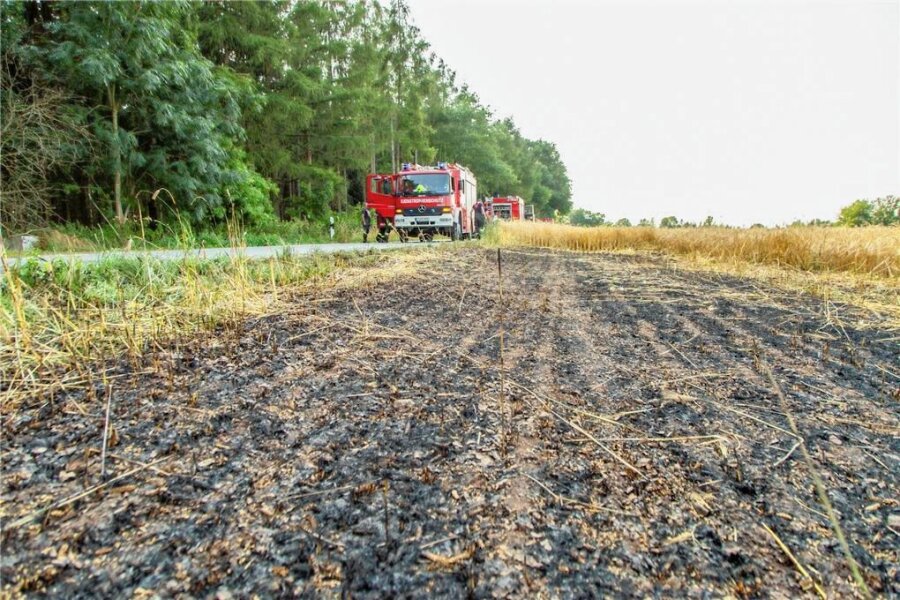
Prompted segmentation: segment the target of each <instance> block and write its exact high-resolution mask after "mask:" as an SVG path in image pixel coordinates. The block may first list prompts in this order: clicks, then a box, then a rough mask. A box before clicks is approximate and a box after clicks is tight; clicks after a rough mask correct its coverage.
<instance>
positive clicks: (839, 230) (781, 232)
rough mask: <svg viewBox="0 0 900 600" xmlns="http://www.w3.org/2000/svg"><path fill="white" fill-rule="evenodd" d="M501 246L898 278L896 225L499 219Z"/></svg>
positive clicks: (899, 230) (899, 233) (899, 256)
mask: <svg viewBox="0 0 900 600" xmlns="http://www.w3.org/2000/svg"><path fill="white" fill-rule="evenodd" d="M499 241H500V243H501V245H526V246H536V247H541V248H557V249H565V250H578V251H588V252H596V251H620V250H644V251H662V252H667V253H672V254H676V255H682V256H691V257H697V258H706V259H713V260H717V261H724V262H732V263H741V262H743V263H756V264H763V265H775V266H781V267H789V268H795V269H801V270H803V271H811V272H848V273H854V274H860V275H872V276H876V277H885V278H897V277H900V228H897V227H865V228H845V227H798V228H790V229H762V228H759V229H727V228H721V227H704V228H685V229H656V228H651V227H591V228H587V227H574V226H571V225H561V224H556V223H527V222H525V223H514V222H513V223H503V224H502V225H501V226H500V228H499Z"/></svg>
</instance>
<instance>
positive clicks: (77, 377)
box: [0, 253, 408, 413]
mask: <svg viewBox="0 0 900 600" xmlns="http://www.w3.org/2000/svg"><path fill="white" fill-rule="evenodd" d="M402 254H405V253H402ZM407 260H408V259H406V258H405V257H404V256H402V255H399V254H394V253H387V255H384V254H382V253H370V254H353V255H345V254H337V255H318V254H316V255H312V256H308V257H292V256H288V255H284V256H280V257H278V258H272V259H269V260H263V261H253V260H248V259H245V258H238V257H233V258H222V259H215V260H205V259H204V260H200V259H196V258H185V259H182V260H178V261H160V260H156V259H152V258H146V257H127V258H122V257H109V258H106V259H104V260H102V261H100V262H97V263H80V262H77V261H75V262H69V261H66V260H63V259H57V260H54V261H44V260H39V259H29V260H25V261H23V262H21V263H19V264H17V265H15V266H11V267H10V266H8V265H5V264H4V274H3V277H2V279H0V364H2V365H3V366H2V368H0V378H2V379H3V381H4V382H5V384H4V386H3V388H2V389H0V392H2V401H0V410H2V411H3V412H4V413H5V412H6V411H8V410H9V409H10V408H11V407H12V406H15V405H16V404H18V403H19V402H20V401H22V400H23V399H27V398H31V399H32V400H35V399H41V398H48V397H52V394H54V393H56V392H58V391H61V390H63V389H66V388H70V387H74V388H80V387H83V386H85V385H88V384H91V383H93V382H95V381H98V380H100V379H102V378H103V374H102V372H100V373H98V372H96V370H95V369H96V365H97V364H98V363H103V362H105V361H107V360H108V359H112V358H114V357H127V359H128V360H130V361H131V362H132V364H133V365H134V368H135V369H136V370H140V360H141V356H142V355H143V353H144V352H146V351H147V350H149V349H151V348H153V347H154V346H155V345H156V344H159V343H161V342H164V341H165V340H172V339H174V340H178V339H187V338H189V337H191V336H193V335H194V334H197V333H199V332H202V331H209V330H212V329H216V328H221V327H225V328H228V327H234V326H236V324H239V323H240V322H242V320H243V319H245V318H248V317H251V316H253V315H257V316H258V315H262V314H266V313H267V312H268V311H271V310H273V307H275V306H277V305H278V302H279V300H280V299H283V298H284V297H285V295H289V294H290V293H292V290H294V289H298V288H299V287H303V286H322V288H323V289H327V288H329V287H333V286H334V285H338V284H339V283H340V284H344V283H346V282H348V281H352V282H356V283H359V282H364V281H369V280H371V279H374V280H377V279H378V278H387V277H390V276H396V275H397V274H399V273H401V272H402V269H403V265H405V264H407V263H406V262H405V261H407ZM48 394H49V396H48Z"/></svg>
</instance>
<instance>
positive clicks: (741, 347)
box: [2, 248, 900, 598]
mask: <svg viewBox="0 0 900 600" xmlns="http://www.w3.org/2000/svg"><path fill="white" fill-rule="evenodd" d="M419 260H421V265H420V267H421V268H420V270H419V272H418V273H417V274H416V275H414V276H409V275H403V276H402V277H398V278H397V279H396V280H394V281H392V282H390V283H387V284H378V285H366V286H361V287H337V288H334V289H330V290H327V291H326V290H322V291H319V292H318V293H315V294H312V293H297V294H296V295H295V296H294V297H292V298H291V299H290V300H289V301H287V302H285V305H284V310H283V311H282V312H280V313H279V314H275V315H271V316H268V317H265V318H255V319H249V320H247V321H246V322H243V323H238V324H235V325H234V326H231V327H227V328H223V329H220V330H219V331H216V332H212V333H210V334H209V335H206V336H203V337H201V338H197V339H191V340H181V341H179V342H173V343H172V344H169V345H168V346H167V347H165V348H164V349H162V350H158V351H155V352H152V353H150V354H148V355H147V356H146V357H145V358H144V360H143V363H142V365H141V370H140V372H134V371H133V370H132V368H131V367H130V366H128V365H126V364H122V365H121V366H120V367H119V369H118V370H119V372H118V373H117V374H116V375H117V376H116V377H115V378H113V379H111V381H113V384H112V390H113V401H112V419H111V422H112V424H113V426H114V434H113V436H112V441H113V442H114V445H113V446H112V447H111V449H110V452H111V457H109V458H108V467H109V468H108V470H109V471H110V473H109V475H108V477H119V476H122V475H123V474H127V473H128V472H129V471H133V473H132V474H130V475H127V476H125V477H122V478H121V479H117V480H114V481H113V482H112V483H110V484H109V485H107V486H105V487H103V488H101V489H98V490H97V491H95V492H94V493H92V494H89V495H87V496H86V497H84V498H83V499H80V500H77V501H75V502H71V503H68V504H66V505H65V506H63V507H60V508H56V509H53V510H50V511H48V512H46V513H43V514H40V515H36V511H38V510H39V509H41V508H42V507H46V506H49V505H52V504H53V503H54V502H59V501H61V500H65V499H67V498H72V497H75V496H76V495H77V494H79V493H81V492H83V491H84V490H85V489H87V488H90V486H94V485H97V484H98V483H101V481H100V478H99V463H100V458H99V450H100V446H101V436H102V425H103V410H104V403H103V400H104V394H105V393H106V388H103V387H102V386H99V385H98V387H97V389H96V390H94V392H93V393H89V392H86V391H79V392H75V393H71V394H69V395H68V396H66V397H56V398H55V399H53V400H52V401H51V400H50V399H37V398H36V399H35V401H34V403H33V405H32V406H26V407H22V408H19V409H18V410H17V411H16V412H15V413H14V414H7V415H4V435H3V440H2V451H3V456H4V459H3V466H2V475H3V515H4V531H3V553H2V554H3V556H2V580H3V590H4V592H5V593H8V594H10V595H18V594H19V593H33V594H34V593H37V594H48V595H54V596H61V597H92V596H98V595H102V596H120V595H142V594H146V595H151V594H154V593H155V594H159V595H162V596H170V595H179V594H188V595H192V596H201V597H203V596H211V595H213V594H215V593H216V592H220V593H222V594H224V593H225V592H226V591H227V592H229V593H230V594H232V595H234V596H236V597H237V596H246V595H250V594H253V593H256V594H259V595H261V596H289V595H306V596H321V595H325V596H332V595H339V594H342V593H347V592H349V593H350V595H352V596H353V597H363V598H365V597H372V598H375V597H384V596H389V595H401V596H420V597H432V596H438V595H440V596H451V597H463V596H475V597H484V596H501V597H523V596H534V595H543V596H550V597H555V596H561V597H584V596H594V595H612V596H623V597H629V596H640V597H646V596H653V595H656V596H673V595H676V596H684V595H689V596H696V597H703V596H704V595H708V596H714V597H720V596H724V595H732V596H739V597H740V596H745V597H795V596H799V595H804V594H806V595H812V594H814V593H815V591H814V587H813V582H811V581H810V580H809V579H807V578H805V577H803V576H802V575H801V574H800V573H799V571H798V569H797V568H796V567H795V565H794V564H793V563H792V562H791V560H790V559H789V558H788V557H787V555H786V554H785V552H784V551H783V550H782V549H781V548H779V546H778V545H777V543H776V541H775V538H774V537H773V535H772V534H774V535H775V536H777V537H778V539H780V540H781V541H782V542H783V543H784V544H785V546H786V547H787V548H788V549H789V550H790V551H791V552H792V553H793V554H794V556H795V557H796V559H797V560H798V561H799V562H800V563H801V564H802V565H803V566H804V568H805V569H806V570H807V571H808V572H809V574H810V575H811V577H812V579H813V580H814V581H815V584H817V585H819V586H821V587H822V588H823V589H825V590H826V591H827V592H828V593H829V595H831V596H834V597H848V596H850V595H852V594H853V593H854V588H853V585H852V583H851V580H850V572H849V569H848V567H847V564H846V561H845V560H844V558H843V557H842V555H841V552H840V548H839V547H838V544H837V542H836V541H835V537H834V535H833V533H832V531H831V528H830V526H829V522H828V519H827V517H826V515H825V510H824V508H823V507H822V506H821V505H820V504H819V503H818V501H817V499H816V496H815V491H814V489H813V486H812V480H811V477H810V473H809V470H808V468H807V466H806V464H805V463H804V462H803V460H802V459H801V455H800V452H799V450H797V449H795V450H794V451H793V452H791V449H792V448H795V446H796V441H797V440H796V438H795V437H794V436H793V435H792V433H791V432H790V428H789V426H788V423H787V420H786V417H785V414H784V412H783V410H782V407H781V404H780V402H779V400H778V398H777V395H776V392H775V390H774V389H773V386H772V385H771V383H770V382H769V381H768V379H767V378H766V377H765V376H764V375H763V374H762V373H763V372H764V369H765V368H766V366H768V367H771V369H772V371H773V372H774V375H775V378H776V380H777V382H778V385H780V386H781V388H782V389H783V390H784V393H785V395H786V397H787V401H788V404H789V410H790V411H791V413H792V414H793V416H794V417H795V419H796V421H797V424H798V427H799V430H800V432H801V433H802V435H803V437H804V439H805V440H806V444H807V446H808V448H809V451H810V453H811V455H812V458H813V461H814V463H815V468H816V469H817V470H818V472H819V474H820V475H821V476H822V478H823V480H824V482H825V484H826V486H827V488H828V491H829V495H830V498H831V501H832V502H833V504H834V507H835V509H836V511H837V512H838V514H839V517H840V522H841V525H842V526H843V528H844V530H845V532H846V535H847V537H848V539H849V541H850V545H851V549H852V552H853V555H854V557H855V559H856V560H857V561H858V563H859V564H860V567H861V569H862V572H863V574H864V576H865V579H866V581H867V583H868V585H869V586H870V588H871V589H872V590H873V591H874V592H875V593H878V594H883V595H886V596H891V595H896V594H900V574H898V566H897V565H898V562H900V557H898V550H897V549H898V547H900V538H898V521H900V507H898V503H897V489H898V487H897V486H898V460H900V441H898V439H900V438H898V433H900V411H898V405H897V399H898V385H900V379H898V376H900V373H898V364H900V351H898V343H897V335H898V334H897V332H896V331H894V332H891V331H888V330H887V328H886V326H885V327H879V326H878V325H877V322H876V323H875V324H874V326H873V319H875V320H877V316H874V317H873V316H872V315H867V316H866V320H867V323H866V326H865V327H863V326H860V324H859V322H858V319H857V316H856V315H855V314H854V313H853V311H851V310H850V309H849V308H846V307H834V306H831V305H826V304H825V303H823V302H822V301H821V300H816V299H813V298H806V297H796V295H789V294H787V293H785V292H781V291H779V290H776V289H772V288H766V287H760V286H759V285H758V284H755V283H753V282H751V281H744V280H739V279H730V278H724V277H717V276H710V275H702V274H697V273H692V272H685V271H680V270H674V269H673V268H672V265H671V264H670V263H668V262H667V261H666V260H665V259H662V258H649V257H627V256H621V255H577V254H561V253H549V252H542V251H504V258H503V295H502V302H501V295H500V292H499V289H498V279H497V269H496V253H495V252H488V251H485V250H481V249H477V248H469V249H464V250H460V251H458V252H439V253H436V254H435V253H425V254H423V255H422V256H421V258H420V259H419ZM501 315H502V319H503V326H504V327H503V329H504V335H503V342H504V343H503V346H504V356H503V362H504V365H505V375H504V377H503V393H502V394H501V376H500V373H499V342H500V319H501ZM147 465H150V466H149V467H147ZM28 515H36V516H35V518H34V519H32V520H30V521H29V522H21V518H22V517H26V516H28ZM17 521H18V522H17ZM764 526H765V527H767V528H768V529H769V530H770V531H771V532H772V533H770V532H769V531H767V530H766V528H765V527H764Z"/></svg>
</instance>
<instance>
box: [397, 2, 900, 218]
mask: <svg viewBox="0 0 900 600" xmlns="http://www.w3.org/2000/svg"><path fill="white" fill-rule="evenodd" d="M409 4H410V6H411V9H412V14H413V19H414V21H415V23H416V25H417V26H418V27H419V28H420V29H421V30H422V33H423V36H424V37H425V39H426V40H428V41H429V42H430V43H431V44H432V46H433V48H434V50H435V52H436V53H437V54H438V55H439V56H441V57H442V58H443V59H444V60H445V61H447V63H448V64H449V65H450V66H451V67H452V68H453V69H454V70H455V71H456V72H457V74H458V76H459V78H460V80H461V81H463V82H466V83H468V84H469V86H470V87H471V88H472V89H473V90H474V91H475V92H476V93H477V94H478V95H479V96H480V98H481V100H482V102H483V103H484V104H486V105H488V106H490V107H491V108H492V109H493V110H494V113H495V115H496V116H498V117H506V116H512V117H513V118H514V120H515V121H516V123H517V124H518V125H519V127H520V129H521V130H522V132H523V134H525V135H526V136H528V137H531V138H543V139H547V140H550V141H553V142H555V143H556V144H557V146H558V147H559V150H560V152H561V154H562V157H563V160H564V161H565V163H566V165H567V166H568V168H569V175H570V177H571V178H572V181H573V199H574V202H575V205H576V206H578V207H581V208H587V209H589V210H593V211H598V212H603V213H605V214H606V215H607V218H611V219H617V218H620V217H628V218H630V219H632V220H633V221H636V220H637V219H638V218H640V217H655V218H656V219H657V221H658V220H659V218H660V217H662V216H666V215H676V216H678V217H679V218H683V219H688V220H694V221H696V220H702V219H703V218H704V217H705V216H706V215H712V216H714V217H715V218H716V220H717V221H722V222H726V223H731V224H735V225H749V224H751V223H754V222H760V223H765V224H769V225H771V224H781V223H788V222H790V221H792V220H794V219H798V218H799V219H804V220H808V219H812V218H815V217H819V218H829V219H831V218H834V217H835V216H836V214H837V212H838V210H839V208H840V207H841V206H844V205H846V204H848V203H849V202H851V201H852V200H854V199H856V198H875V197H877V196H884V195H887V194H895V195H898V194H900V1H898V0H882V1H864V0H858V1H852V2H850V1H844V2H823V1H818V2H814V1H805V2H804V1H800V0H790V1H780V2H775V1H770V2H763V1H750V0H741V1H725V0H722V1H719V2H713V1H706V2H697V1H694V2H683V1H678V0H668V1H662V0H657V1H640V2H635V1H630V2H624V1H621V2H611V1H594V2H591V1H588V0H582V1H576V0H556V1H538V0H531V1H528V0H525V1H518V2H516V1H514V0H478V1H476V0H452V1H450V2H446V1H435V0H409ZM475 175H476V176H477V175H478V174H477V173H476V174H475Z"/></svg>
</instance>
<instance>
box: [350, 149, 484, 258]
mask: <svg viewBox="0 0 900 600" xmlns="http://www.w3.org/2000/svg"><path fill="white" fill-rule="evenodd" d="M476 198H477V183H476V181H475V176H474V175H473V174H472V172H471V171H469V170H468V169H467V168H466V167H463V166H461V165H458V164H455V163H449V164H448V163H438V164H437V165H436V166H420V165H414V164H409V163H404V164H403V166H402V168H401V169H400V171H399V172H397V173H391V174H384V175H379V174H372V175H369V176H368V177H366V207H367V208H371V209H374V210H375V213H376V216H377V226H378V234H377V235H376V238H375V239H376V240H378V241H379V242H386V241H387V238H388V234H389V233H390V230H391V229H395V230H396V231H397V233H398V234H399V235H400V241H401V242H405V241H407V240H408V239H409V237H410V236H418V238H419V240H420V241H431V239H432V238H433V237H434V235H436V234H440V235H446V236H447V237H449V238H450V239H451V240H453V241H456V240H459V239H466V238H469V237H471V236H472V232H473V231H474V230H475V226H474V219H473V206H474V205H475V202H476Z"/></svg>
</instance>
